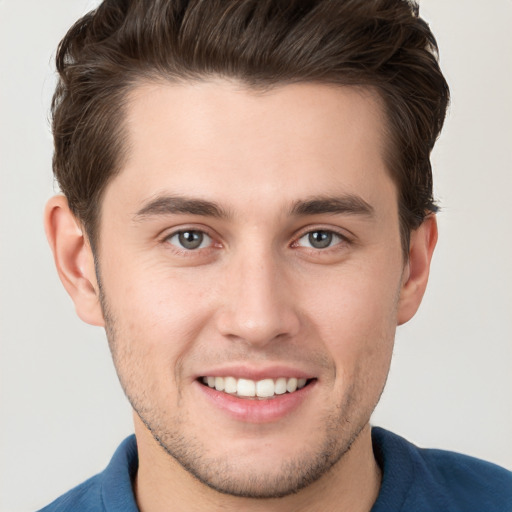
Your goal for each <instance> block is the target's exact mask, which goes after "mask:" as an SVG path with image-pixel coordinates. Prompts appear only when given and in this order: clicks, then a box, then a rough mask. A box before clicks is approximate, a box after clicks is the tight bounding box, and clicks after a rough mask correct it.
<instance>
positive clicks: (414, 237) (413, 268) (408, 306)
mask: <svg viewBox="0 0 512 512" xmlns="http://www.w3.org/2000/svg"><path fill="white" fill-rule="evenodd" d="M436 243H437V221H436V216H435V215H434V214H431V215H429V216H428V217H427V218H426V219H425V220H424V221H423V223H422V224H421V225H420V226H419V227H418V228H417V229H416V230H414V231H412V232H411V240H410V244H409V261H408V262H407V265H406V267H405V268H404V274H403V282H402V288H401V291H400V301H399V304H398V314H397V324H398V325H401V324H404V323H406V322H408V321H409V320H410V319H411V318H412V317H413V316H414V315H415V313H416V311H417V310H418V307H419V305H420V303H421V300H422V298H423V294H424V293H425V289H426V287H427V282H428V276H429V272H430V263H431V261H432V255H433V253H434V249H435V246H436Z"/></svg>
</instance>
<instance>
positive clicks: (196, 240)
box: [179, 231, 203, 249]
mask: <svg viewBox="0 0 512 512" xmlns="http://www.w3.org/2000/svg"><path fill="white" fill-rule="evenodd" d="M179 240H180V244H181V245H182V246H183V247H185V249H197V248H198V247H199V246H200V245H201V244H202V242H203V234H202V233H201V232H199V231H183V232H182V233H180V234H179Z"/></svg>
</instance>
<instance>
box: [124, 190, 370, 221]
mask: <svg viewBox="0 0 512 512" xmlns="http://www.w3.org/2000/svg"><path fill="white" fill-rule="evenodd" d="M176 214H188V215H200V216H203V217H215V218H219V219H227V218H231V217H232V215H231V214H230V213H229V212H228V211H227V210H226V209H225V208H223V207H222V206H220V205H219V204H217V203H215V202H213V201H207V200H204V199H196V198H192V197H186V196H181V195H164V196H158V197H156V198H154V199H151V200H150V201H148V202H147V203H145V204H144V205H143V206H142V208H141V209H140V210H138V211H137V213H136V214H135V215H134V220H137V221H139V220H144V219H146V218H148V217H158V216H165V215H176ZM321 214H333V215H341V214H343V215H363V216H367V217H373V215H374V209H373V207H372V206H371V205H370V204H369V203H367V202H366V201H365V200H364V199H363V198H362V197H360V196H357V195H353V194H346V195H343V196H335V197H334V196H314V197H311V198H309V199H304V200H298V201H296V202H294V203H293V204H292V206H291V208H290V210H289V215H290V216H308V215H321Z"/></svg>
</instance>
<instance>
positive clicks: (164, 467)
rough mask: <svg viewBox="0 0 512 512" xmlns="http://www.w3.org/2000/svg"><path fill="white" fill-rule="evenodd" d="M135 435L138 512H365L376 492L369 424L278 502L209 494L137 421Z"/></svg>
mask: <svg viewBox="0 0 512 512" xmlns="http://www.w3.org/2000/svg"><path fill="white" fill-rule="evenodd" d="M135 432H136V436H137V446H138V451H139V470H138V473H137V477H136V481H135V486H134V487H135V488H134V490H135V496H136V500H137V504H138V506H139V509H140V511H141V512H164V511H168V510H171V509H172V510H173V511H176V512H185V511H186V512H195V511H199V510H208V511H212V512H216V511H221V510H222V511H223V512H225V511H233V512H234V511H238V510H245V511H248V512H260V511H265V512H274V511H276V512H277V511H279V512H288V511H289V512H292V511H293V512H302V511H306V510H307V511H308V512H315V511H318V512H330V511H333V512H334V511H337V512H340V511H350V512H368V511H369V510H370V509H371V507H372V505H373V503H374V502H375V500H376V499H377V495H378V493H379V488H380V481H381V473H380V469H379V467H378V465H377V463H376V461H375V458H374V456H373V450H372V442H371V429H370V426H369V425H366V427H365V428H364V429H363V430H362V431H361V433H360V434H359V436H358V437H357V439H356V440H355V441H354V443H353V444H352V446H351V448H350V450H349V451H348V452H347V453H345V455H344V456H343V457H342V458H341V459H340V460H339V461H338V462H337V463H336V464H335V465H334V466H333V467H332V468H331V469H330V470H329V471H328V472H327V473H326V474H324V475H323V476H322V477H321V478H320V479H319V480H317V481H316V482H314V483H313V484H311V485H309V486H308V487H306V488H304V489H302V490H301V491H299V492H297V493H296V494H291V495H289V496H285V497H283V498H277V499H253V498H240V497H236V496H230V495H227V494H222V493H219V492H217V491H215V490H213V489H210V488H209V487H207V486H206V485H204V484H203V483H201V482H199V481H198V480H196V479H195V478H194V477H193V476H192V475H190V474H189V473H188V472H187V471H186V470H185V469H183V468H182V466H181V465H179V464H178V463H177V462H176V461H175V460H174V459H173V458H172V457H170V456H169V455H168V454H167V453H166V452H165V451H164V450H163V449H162V447H161V446H160V445H158V443H157V442H156V441H155V440H154V439H153V437H152V435H151V433H150V432H149V431H148V430H147V429H146V427H145V426H144V425H143V424H142V423H141V422H140V420H139V419H138V418H136V419H135Z"/></svg>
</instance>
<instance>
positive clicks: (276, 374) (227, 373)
mask: <svg viewBox="0 0 512 512" xmlns="http://www.w3.org/2000/svg"><path fill="white" fill-rule="evenodd" d="M200 377H234V378H235V379H249V380H255V381H259V380H263V379H278V378H280V377H285V378H287V379H290V378H292V377H296V378H298V379H313V378H315V375H314V374H312V373H311V372H308V371H305V370H302V369H299V368H294V367H291V366H286V365H273V366H265V367H261V368H256V367H250V366H247V365H237V366H223V367H214V368H209V369H208V370H205V371H204V372H203V373H201V374H198V375H197V378H200Z"/></svg>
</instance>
